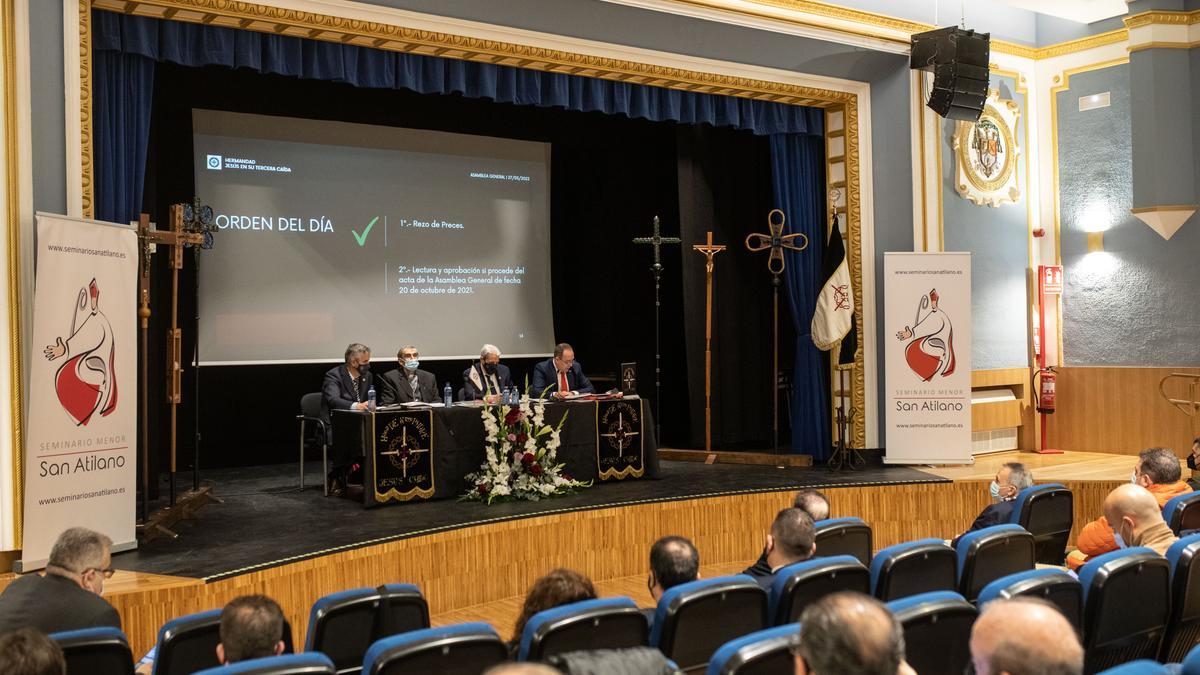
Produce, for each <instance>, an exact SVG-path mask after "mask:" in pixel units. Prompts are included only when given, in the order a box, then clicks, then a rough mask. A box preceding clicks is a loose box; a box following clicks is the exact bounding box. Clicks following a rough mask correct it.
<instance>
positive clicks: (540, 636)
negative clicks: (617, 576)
mask: <svg viewBox="0 0 1200 675" xmlns="http://www.w3.org/2000/svg"><path fill="white" fill-rule="evenodd" d="M649 633H650V629H649V627H648V626H647V625H646V617H645V615H643V614H642V611H641V610H640V609H638V606H637V603H635V602H634V601H633V600H631V599H630V598H600V599H597V600H583V601H581V602H573V603H571V604H569V605H562V606H560V607H554V608H553V609H548V610H546V611H544V612H538V613H537V614H534V615H533V616H531V617H530V618H529V621H527V622H526V623H525V630H524V631H522V633H521V645H520V648H519V650H518V652H517V660H518V661H544V660H546V658H547V657H549V656H552V655H554V654H560V653H562V652H571V651H577V650H582V649H621V648H623V647H644V646H646V644H647V640H648V639H649Z"/></svg>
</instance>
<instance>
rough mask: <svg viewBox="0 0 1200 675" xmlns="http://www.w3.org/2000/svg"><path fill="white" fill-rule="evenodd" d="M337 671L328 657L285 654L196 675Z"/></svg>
mask: <svg viewBox="0 0 1200 675" xmlns="http://www.w3.org/2000/svg"><path fill="white" fill-rule="evenodd" d="M336 672H337V670H336V669H335V668H334V667H333V661H330V660H329V657H328V656H325V655H324V654H318V653H316V652H304V653H303V654H283V655H282V656H268V657H266V658H261V659H250V660H248V661H238V662H237V663H231V664H229V665H227V666H219V667H217V668H208V669H206V670H201V671H198V672H197V673H196V675H334V673H336Z"/></svg>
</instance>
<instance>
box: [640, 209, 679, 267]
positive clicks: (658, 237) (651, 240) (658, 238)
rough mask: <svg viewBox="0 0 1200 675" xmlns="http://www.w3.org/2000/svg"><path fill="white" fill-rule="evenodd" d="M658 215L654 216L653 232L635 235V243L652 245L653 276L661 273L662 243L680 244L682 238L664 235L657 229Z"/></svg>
mask: <svg viewBox="0 0 1200 675" xmlns="http://www.w3.org/2000/svg"><path fill="white" fill-rule="evenodd" d="M659 225H660V224H659V222H658V216H654V232H653V234H651V235H650V236H649V237H635V238H634V240H633V243H635V244H650V245H651V246H653V247H654V265H653V266H651V269H652V270H654V274H655V278H657V276H658V274H660V273H662V268H663V266H662V245H663V244H681V243H683V240H682V239H680V238H679V237H664V236H662V233H661V231H660V229H659Z"/></svg>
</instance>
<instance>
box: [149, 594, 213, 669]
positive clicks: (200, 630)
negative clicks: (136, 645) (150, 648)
mask: <svg viewBox="0 0 1200 675" xmlns="http://www.w3.org/2000/svg"><path fill="white" fill-rule="evenodd" d="M220 629H221V610H219V609H210V610H208V611H207V612H198V613H196V614H188V615H187V616H181V617H179V618H177V619H171V620H170V621H168V622H166V623H165V624H163V626H162V628H160V629H159V630H158V643H157V644H156V646H155V655H154V675H190V674H191V673H194V672H196V671H197V670H204V669H205V668H216V667H217V666H219V665H221V664H220V663H218V662H217V645H218V644H220V642H221V635H220Z"/></svg>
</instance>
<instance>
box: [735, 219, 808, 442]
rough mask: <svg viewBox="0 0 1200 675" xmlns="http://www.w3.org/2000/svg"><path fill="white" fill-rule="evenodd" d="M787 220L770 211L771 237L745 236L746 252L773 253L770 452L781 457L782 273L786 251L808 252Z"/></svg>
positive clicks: (769, 258)
mask: <svg viewBox="0 0 1200 675" xmlns="http://www.w3.org/2000/svg"><path fill="white" fill-rule="evenodd" d="M776 214H779V222H775V215H776ZM786 220H787V218H786V216H784V213H783V211H780V210H779V209H771V212H770V213H768V214H767V229H768V231H769V232H770V234H760V233H757V232H756V233H754V234H750V235H747V236H746V250H748V251H750V252H752V253H757V252H759V251H766V250H770V254H769V255H768V256H767V271H768V272H770V273H771V287H772V290H773V291H774V292H773V294H772V295H773V297H774V319H773V323H772V332H771V345H772V353H773V356H774V360H773V362H772V363H773V365H772V367H771V402H772V409H773V418H772V423H771V424H772V426H771V452H773V453H775V454H779V284H780V281H779V277H780V275H782V274H783V270H784V268H785V267H786V266H787V264H786V261H785V260H784V257H783V252H784V250H785V249H786V250H788V251H797V252H799V251H803V250H804V249H806V248H808V237H807V236H805V235H804V234H803V233H800V232H797V233H795V234H784V233H783V224H784V223H785V222H786ZM796 239H803V240H804V243H803V244H802V245H800V246H797V245H796V244H795V241H796Z"/></svg>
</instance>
